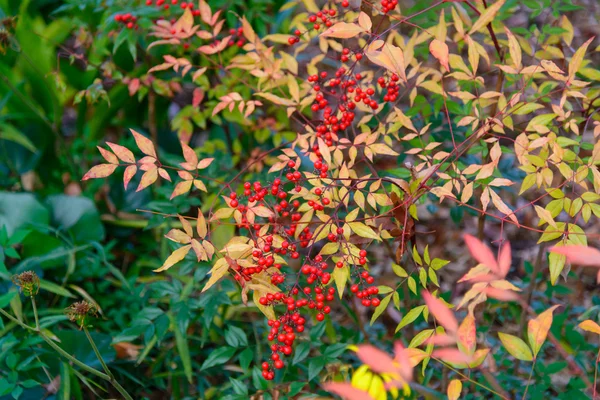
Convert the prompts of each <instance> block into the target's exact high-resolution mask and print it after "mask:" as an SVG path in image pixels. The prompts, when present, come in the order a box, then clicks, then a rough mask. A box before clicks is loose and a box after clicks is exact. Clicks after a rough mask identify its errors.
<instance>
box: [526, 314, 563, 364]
mask: <svg viewBox="0 0 600 400" xmlns="http://www.w3.org/2000/svg"><path fill="white" fill-rule="evenodd" d="M557 307H559V306H558V305H555V306H552V307H550V308H549V309H547V310H546V311H544V312H543V313H541V314H540V315H538V316H537V318H535V319H532V320H530V321H529V323H528V325H527V338H528V339H529V346H531V349H532V350H533V356H534V357H535V356H537V354H538V352H539V351H540V349H541V348H542V345H543V344H544V342H545V341H546V336H548V331H549V330H550V326H552V312H553V311H554V310H555V309H556V308H557Z"/></svg>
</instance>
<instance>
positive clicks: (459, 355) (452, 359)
mask: <svg viewBox="0 0 600 400" xmlns="http://www.w3.org/2000/svg"><path fill="white" fill-rule="evenodd" d="M431 356H432V357H434V358H438V359H440V360H442V361H444V362H447V363H450V364H469V363H470V362H471V361H472V360H473V357H471V356H469V355H467V354H464V353H463V352H461V351H460V350H458V349H449V348H447V349H438V350H434V351H433V353H432V354H431Z"/></svg>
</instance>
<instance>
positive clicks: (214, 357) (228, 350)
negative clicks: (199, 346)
mask: <svg viewBox="0 0 600 400" xmlns="http://www.w3.org/2000/svg"><path fill="white" fill-rule="evenodd" d="M234 354H235V348H233V347H219V348H218V349H216V350H213V351H212V352H211V353H210V354H209V355H208V357H207V358H206V360H204V362H203V363H202V366H201V367H200V371H204V370H205V369H208V368H211V367H214V366H216V365H222V364H225V363H226V362H227V361H229V359H230V358H231V357H233V355H234Z"/></svg>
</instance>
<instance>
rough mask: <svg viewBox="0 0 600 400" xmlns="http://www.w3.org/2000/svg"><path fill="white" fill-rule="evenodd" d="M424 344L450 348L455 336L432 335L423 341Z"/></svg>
mask: <svg viewBox="0 0 600 400" xmlns="http://www.w3.org/2000/svg"><path fill="white" fill-rule="evenodd" d="M425 343H426V344H432V345H434V346H450V345H453V344H455V343H456V336H454V335H445V334H438V335H433V336H432V337H430V338H429V339H427V340H426V341H425Z"/></svg>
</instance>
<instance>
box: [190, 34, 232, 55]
mask: <svg viewBox="0 0 600 400" xmlns="http://www.w3.org/2000/svg"><path fill="white" fill-rule="evenodd" d="M229 39H231V36H226V37H224V38H223V39H221V41H220V42H219V43H218V44H216V45H214V44H207V45H204V46H200V47H198V51H199V52H200V53H204V54H215V53H219V52H221V51H223V50H224V49H225V48H226V47H227V44H228V43H229Z"/></svg>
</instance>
